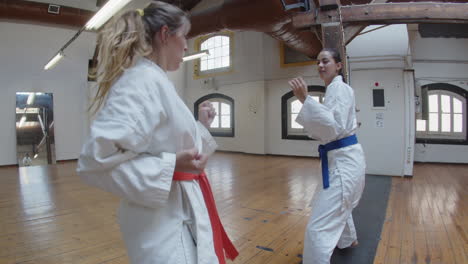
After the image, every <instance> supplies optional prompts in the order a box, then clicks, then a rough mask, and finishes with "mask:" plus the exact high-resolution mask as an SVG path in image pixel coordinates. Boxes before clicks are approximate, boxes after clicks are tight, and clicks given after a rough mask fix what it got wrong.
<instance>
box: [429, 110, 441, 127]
mask: <svg viewBox="0 0 468 264" xmlns="http://www.w3.org/2000/svg"><path fill="white" fill-rule="evenodd" d="M429 131H439V115H438V114H431V113H430V114H429Z"/></svg>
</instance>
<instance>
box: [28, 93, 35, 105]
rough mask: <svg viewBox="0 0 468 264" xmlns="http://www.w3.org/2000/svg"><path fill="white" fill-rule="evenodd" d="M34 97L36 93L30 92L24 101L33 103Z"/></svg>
mask: <svg viewBox="0 0 468 264" xmlns="http://www.w3.org/2000/svg"><path fill="white" fill-rule="evenodd" d="M35 98H36V94H35V93H30V94H29V96H28V101H27V102H26V104H28V105H30V104H33V103H34V99H35Z"/></svg>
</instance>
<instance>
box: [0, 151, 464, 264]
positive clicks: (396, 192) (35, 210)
mask: <svg viewBox="0 0 468 264" xmlns="http://www.w3.org/2000/svg"><path fill="white" fill-rule="evenodd" d="M75 167H76V162H67V163H63V164H58V165H55V166H50V167H39V166H38V167H23V168H20V169H18V168H16V167H9V168H0V263H1V264H10V263H24V264H33V263H34V264H64V263H73V264H75V263H76V264H78V263H79V264H85V263H86V264H98V263H106V264H118V263H128V259H127V257H126V254H125V250H124V248H123V243H122V241H121V237H120V233H119V229H118V226H117V224H116V221H115V220H116V218H115V209H116V207H117V204H118V200H117V198H115V197H113V196H112V195H110V194H107V193H105V192H102V191H100V190H97V189H94V188H91V187H88V186H86V185H84V184H82V183H81V182H80V180H79V178H78V177H77V176H76V174H75ZM208 167H209V168H208V169H207V173H208V175H210V178H211V183H212V188H213V191H214V193H215V198H216V200H217V204H218V210H219V212H220V215H221V218H222V221H223V223H224V225H225V227H226V229H227V232H228V233H229V234H230V237H231V238H232V240H234V243H235V244H236V246H237V248H238V249H239V250H240V255H239V257H238V258H237V259H236V261H235V262H234V263H249V264H264V263H268V264H270V263H271V264H273V263H278V264H297V263H300V261H301V259H300V257H299V256H300V255H299V254H302V240H303V232H304V229H305V225H306V223H307V220H308V214H309V213H310V208H308V204H309V201H310V199H311V197H312V195H313V193H314V191H315V189H316V188H317V187H318V186H320V181H319V179H320V178H319V176H320V171H319V163H318V160H317V159H310V158H295V157H277V156H258V155H246V154H228V153H217V154H216V155H215V156H214V157H213V158H212V159H211V160H210V163H209V165H208ZM467 237H468V165H447V164H416V165H415V176H414V177H413V178H412V179H402V178H393V182H392V191H391V195H390V201H389V206H388V208H387V217H386V221H385V223H384V228H383V232H382V240H381V241H380V244H379V246H378V249H377V255H376V258H375V260H374V263H375V264H381V263H424V264H427V263H443V264H452V263H453V264H466V263H468V258H467V256H468V239H467ZM259 247H261V248H259ZM270 249H271V250H270ZM359 264H366V263H359Z"/></svg>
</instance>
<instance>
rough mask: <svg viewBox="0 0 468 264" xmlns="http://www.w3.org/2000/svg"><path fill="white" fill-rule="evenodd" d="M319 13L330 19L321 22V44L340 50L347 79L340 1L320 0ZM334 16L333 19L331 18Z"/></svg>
mask: <svg viewBox="0 0 468 264" xmlns="http://www.w3.org/2000/svg"><path fill="white" fill-rule="evenodd" d="M319 4H320V13H321V15H322V16H324V17H328V18H331V19H330V21H327V22H325V23H322V26H321V28H322V46H323V47H324V48H334V49H336V50H338V51H339V52H340V55H341V61H342V64H343V75H344V76H345V79H346V81H348V69H347V68H348V67H347V57H346V44H345V39H344V31H343V23H341V18H340V2H339V1H337V0H320V1H319ZM333 18H334V19H333Z"/></svg>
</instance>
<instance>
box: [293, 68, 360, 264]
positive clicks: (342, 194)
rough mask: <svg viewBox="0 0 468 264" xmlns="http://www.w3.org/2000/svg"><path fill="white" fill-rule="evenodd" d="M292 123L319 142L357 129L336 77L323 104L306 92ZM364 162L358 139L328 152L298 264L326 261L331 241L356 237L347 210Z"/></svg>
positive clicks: (347, 93) (347, 90)
mask: <svg viewBox="0 0 468 264" xmlns="http://www.w3.org/2000/svg"><path fill="white" fill-rule="evenodd" d="M296 122H298V123H299V124H301V125H302V126H304V129H305V130H306V131H307V134H308V135H309V137H311V138H314V139H317V140H319V141H321V143H322V144H326V143H329V142H332V141H335V140H338V139H342V138H345V137H348V136H350V135H353V134H354V133H355V131H356V129H357V121H356V111H355V100H354V92H353V89H352V88H351V87H350V86H349V85H347V84H346V83H344V82H343V79H342V77H341V76H340V75H338V76H336V77H335V78H334V79H333V81H332V82H331V83H330V85H328V87H327V90H326V93H325V99H324V103H323V104H320V103H318V102H316V101H315V100H314V99H312V97H310V96H308V97H307V99H306V100H305V101H304V105H303V106H302V109H301V111H300V113H299V115H298V117H297V118H296ZM365 167H366V163H365V158H364V152H363V150H362V147H361V145H360V144H355V145H351V146H348V147H344V148H341V149H336V150H332V151H329V152H328V168H329V170H328V171H329V177H330V187H329V188H328V189H323V187H322V185H320V186H319V188H320V189H319V190H318V192H317V193H316V195H315V196H314V199H313V200H312V213H311V216H310V219H309V223H308V225H307V228H306V233H305V238H304V252H303V264H329V263H330V257H331V255H332V253H333V250H334V249H335V247H336V246H338V247H339V248H345V247H349V246H350V245H351V244H352V243H353V242H354V241H355V240H356V239H357V236H356V230H355V228H354V222H353V218H352V215H351V212H352V210H353V208H355V207H356V206H357V205H358V202H359V199H360V198H361V194H362V191H363V189H364V180H365Z"/></svg>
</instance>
